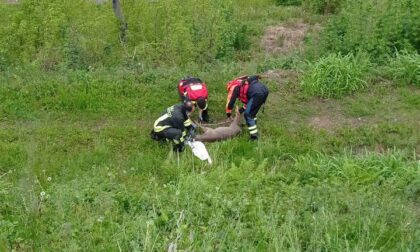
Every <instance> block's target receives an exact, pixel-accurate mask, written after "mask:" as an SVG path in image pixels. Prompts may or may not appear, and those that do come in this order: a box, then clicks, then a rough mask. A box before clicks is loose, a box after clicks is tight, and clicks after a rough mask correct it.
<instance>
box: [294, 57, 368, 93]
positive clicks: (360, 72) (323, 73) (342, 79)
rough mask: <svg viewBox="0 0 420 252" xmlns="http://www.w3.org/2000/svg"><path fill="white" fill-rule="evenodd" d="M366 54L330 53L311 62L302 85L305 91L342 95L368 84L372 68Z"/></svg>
mask: <svg viewBox="0 0 420 252" xmlns="http://www.w3.org/2000/svg"><path fill="white" fill-rule="evenodd" d="M370 66H371V65H370V62H369V58H368V57H367V56H366V55H365V54H357V55H353V54H348V55H344V56H343V55H341V54H330V55H328V56H326V57H323V58H321V59H319V60H318V61H317V62H315V63H309V65H308V69H307V70H306V71H305V73H304V76H303V80H302V82H301V86H302V88H303V90H304V91H305V92H307V93H308V94H311V95H318V96H321V97H325V98H328V97H340V96H342V95H345V94H351V93H353V92H355V91H357V90H359V89H362V88H364V87H366V86H367V81H366V78H367V74H368V73H369V68H370Z"/></svg>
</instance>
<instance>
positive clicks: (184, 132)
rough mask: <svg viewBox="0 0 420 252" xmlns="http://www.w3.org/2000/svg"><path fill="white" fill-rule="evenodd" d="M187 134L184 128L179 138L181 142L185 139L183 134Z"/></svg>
mask: <svg viewBox="0 0 420 252" xmlns="http://www.w3.org/2000/svg"><path fill="white" fill-rule="evenodd" d="M186 135H187V131H186V130H184V131H183V132H182V136H181V138H180V139H179V140H180V141H181V143H183V142H184V141H185V136H186Z"/></svg>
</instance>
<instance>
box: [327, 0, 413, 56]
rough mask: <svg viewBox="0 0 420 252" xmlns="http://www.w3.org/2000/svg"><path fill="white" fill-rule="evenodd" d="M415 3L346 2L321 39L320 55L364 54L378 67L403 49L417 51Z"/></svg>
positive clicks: (409, 0) (405, 1)
mask: <svg viewBox="0 0 420 252" xmlns="http://www.w3.org/2000/svg"><path fill="white" fill-rule="evenodd" d="M417 9H420V3H419V1H413V0H403V1H392V0H384V1H374V0H369V1H359V0H356V1H347V2H346V4H345V5H344V6H343V10H342V11H341V12H340V13H339V14H338V15H336V16H335V17H333V18H332V19H331V21H330V22H329V23H328V25H327V27H326V29H325V31H324V34H323V36H322V40H321V42H322V43H321V45H322V48H323V50H324V52H341V53H342V54H347V53H350V52H352V53H356V52H358V51H364V52H367V53H369V54H370V56H371V57H372V59H373V60H374V61H376V62H379V63H385V62H386V60H387V56H388V55H394V54H395V52H397V51H401V50H404V49H407V50H410V51H412V50H417V51H418V50H420V47H419V46H420V41H419V38H420V36H419V34H420V23H419V22H420V21H419V20H420V18H419V17H420V16H419V15H420V14H419V12H418V11H415V10H417Z"/></svg>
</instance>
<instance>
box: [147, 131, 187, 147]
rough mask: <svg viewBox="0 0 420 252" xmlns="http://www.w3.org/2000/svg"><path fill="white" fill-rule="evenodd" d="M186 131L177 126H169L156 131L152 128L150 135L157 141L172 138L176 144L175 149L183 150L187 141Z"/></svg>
mask: <svg viewBox="0 0 420 252" xmlns="http://www.w3.org/2000/svg"><path fill="white" fill-rule="evenodd" d="M185 135H186V132H185V131H184V132H182V130H180V129H176V128H167V129H164V130H162V131H160V132H155V131H154V130H152V132H151V133H150V136H151V138H152V139H153V140H155V141H166V140H171V141H172V142H173V144H174V146H173V149H174V151H179V152H182V151H183V150H184V141H185Z"/></svg>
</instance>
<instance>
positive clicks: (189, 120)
mask: <svg viewBox="0 0 420 252" xmlns="http://www.w3.org/2000/svg"><path fill="white" fill-rule="evenodd" d="M191 124H192V121H191V119H189V118H188V119H187V120H186V121H185V122H184V126H185V127H188V126H190V125H191Z"/></svg>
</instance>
